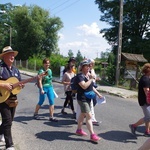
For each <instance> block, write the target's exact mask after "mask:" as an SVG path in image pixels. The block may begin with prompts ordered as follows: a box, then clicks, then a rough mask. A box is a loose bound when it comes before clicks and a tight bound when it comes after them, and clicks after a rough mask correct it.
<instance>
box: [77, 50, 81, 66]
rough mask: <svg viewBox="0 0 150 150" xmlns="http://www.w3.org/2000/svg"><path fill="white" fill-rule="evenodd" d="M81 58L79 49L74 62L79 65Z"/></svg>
mask: <svg viewBox="0 0 150 150" xmlns="http://www.w3.org/2000/svg"><path fill="white" fill-rule="evenodd" d="M82 60H83V56H82V54H81V52H80V50H78V52H77V56H76V64H77V65H79V64H80V62H81V61H82Z"/></svg>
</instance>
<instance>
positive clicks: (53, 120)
mask: <svg viewBox="0 0 150 150" xmlns="http://www.w3.org/2000/svg"><path fill="white" fill-rule="evenodd" d="M49 121H52V122H58V120H57V119H56V118H49Z"/></svg>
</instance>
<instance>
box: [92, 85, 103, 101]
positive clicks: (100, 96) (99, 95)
mask: <svg viewBox="0 0 150 150" xmlns="http://www.w3.org/2000/svg"><path fill="white" fill-rule="evenodd" d="M93 91H94V92H95V93H96V95H97V96H98V97H99V98H102V95H101V94H100V93H99V91H98V90H97V89H96V88H95V87H93Z"/></svg>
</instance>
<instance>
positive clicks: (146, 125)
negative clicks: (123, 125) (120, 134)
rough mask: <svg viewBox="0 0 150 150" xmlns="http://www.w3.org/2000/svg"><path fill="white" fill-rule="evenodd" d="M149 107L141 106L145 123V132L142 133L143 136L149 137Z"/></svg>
mask: <svg viewBox="0 0 150 150" xmlns="http://www.w3.org/2000/svg"><path fill="white" fill-rule="evenodd" d="M149 107H150V106H148V105H144V106H142V110H143V113H144V122H145V128H146V131H145V133H144V135H145V136H149V135H150V130H149V129H150V110H149Z"/></svg>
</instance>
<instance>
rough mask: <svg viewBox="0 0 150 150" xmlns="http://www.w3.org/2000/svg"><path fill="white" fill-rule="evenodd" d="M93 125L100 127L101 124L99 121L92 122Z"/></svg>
mask: <svg viewBox="0 0 150 150" xmlns="http://www.w3.org/2000/svg"><path fill="white" fill-rule="evenodd" d="M92 124H93V125H94V126H99V124H100V123H99V122H98V121H92Z"/></svg>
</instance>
